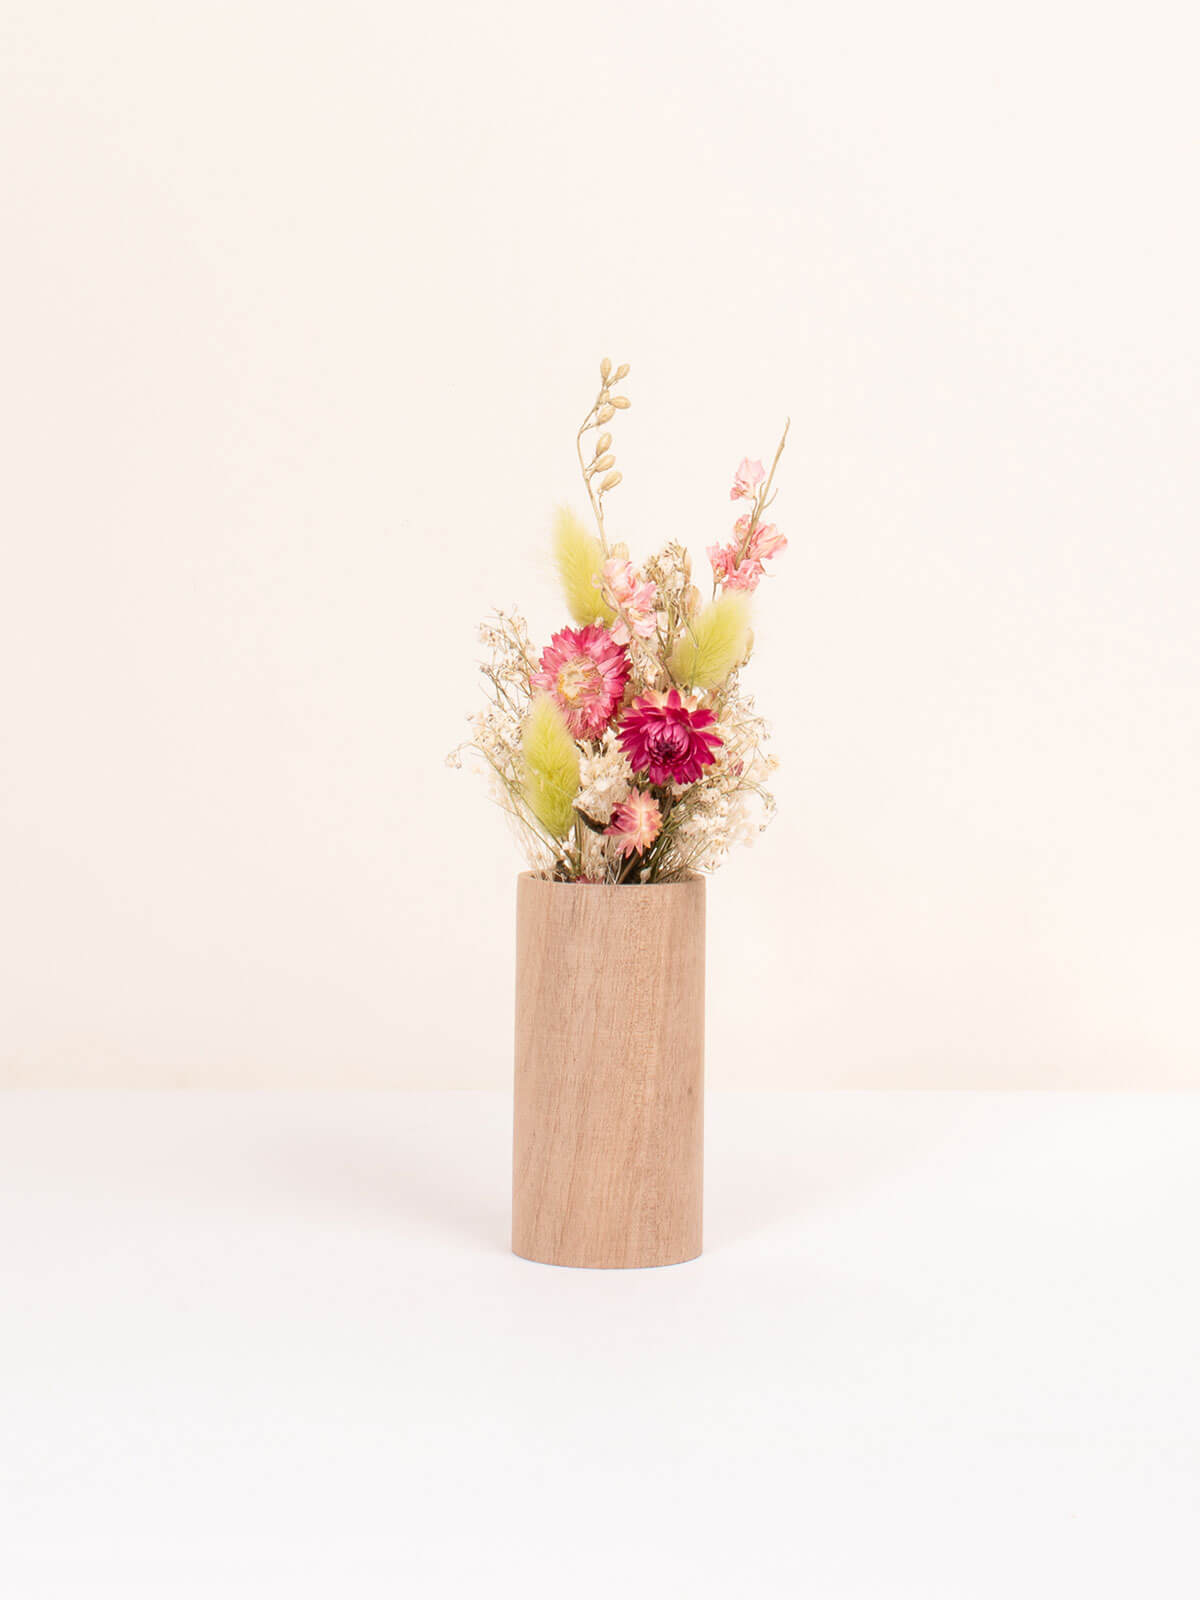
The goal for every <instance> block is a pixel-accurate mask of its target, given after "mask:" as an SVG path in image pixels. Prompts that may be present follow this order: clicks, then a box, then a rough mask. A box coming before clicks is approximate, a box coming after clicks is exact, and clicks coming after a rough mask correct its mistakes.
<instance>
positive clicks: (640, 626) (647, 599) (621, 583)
mask: <svg viewBox="0 0 1200 1600" xmlns="http://www.w3.org/2000/svg"><path fill="white" fill-rule="evenodd" d="M600 570H601V573H602V574H603V577H604V594H605V598H606V599H607V600H608V602H609V604H610V605H611V606H612V607H613V609H614V611H617V612H618V616H617V620H616V621H615V622H614V623H613V626H612V636H613V638H614V639H615V640H616V641H617V643H618V644H628V643H629V639H630V633H631V632H632V633H635V634H636V635H637V637H638V638H639V639H653V637H654V635H655V632H656V631H657V627H658V623H657V619H656V618H655V615H654V605H655V601H656V599H657V598H658V588H657V586H656V585H655V584H653V583H648V582H646V580H645V579H643V578H642V577H641V576H640V574H639V573H637V572H635V571H634V566H633V562H632V561H621V560H619V559H617V558H616V557H613V558H612V559H611V560H608V561H606V562H605V563H604V565H603V566H602V567H601V569H600Z"/></svg>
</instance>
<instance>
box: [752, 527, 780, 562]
mask: <svg viewBox="0 0 1200 1600" xmlns="http://www.w3.org/2000/svg"><path fill="white" fill-rule="evenodd" d="M786 549H787V538H786V536H785V535H784V534H782V533H780V531H779V529H778V528H777V527H776V526H775V524H774V523H773V522H767V523H761V524H760V525H759V526H758V527H757V528H755V530H754V537H753V538H752V539H751V541H750V549H749V550H748V551H747V554H748V555H751V556H753V557H754V559H755V560H756V561H768V560H770V558H771V557H772V556H778V555H782V554H783V552H784V551H785V550H786Z"/></svg>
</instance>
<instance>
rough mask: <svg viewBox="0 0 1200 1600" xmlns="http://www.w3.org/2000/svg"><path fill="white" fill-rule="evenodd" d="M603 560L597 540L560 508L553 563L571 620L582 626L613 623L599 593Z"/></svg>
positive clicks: (556, 523) (607, 607)
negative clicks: (556, 569) (560, 582)
mask: <svg viewBox="0 0 1200 1600" xmlns="http://www.w3.org/2000/svg"><path fill="white" fill-rule="evenodd" d="M603 560H604V551H603V549H602V548H601V545H600V541H599V539H597V538H596V536H595V535H594V534H591V533H589V532H588V531H587V529H586V528H585V527H584V526H583V524H582V523H581V522H580V520H579V518H578V517H577V516H576V515H575V513H574V512H573V511H569V510H568V509H567V507H566V506H560V507H559V509H558V511H556V512H555V515H554V561H555V565H556V566H557V567H558V575H559V577H560V578H561V579H562V586H563V593H564V594H565V595H566V599H567V610H568V611H569V612H570V614H571V620H572V621H573V622H577V623H579V625H580V626H581V627H585V626H586V625H587V624H588V623H589V622H606V623H607V622H613V621H615V620H616V612H614V611H613V610H612V609H611V607H609V606H607V605H605V603H604V600H603V597H602V596H601V594H600V565H601V562H602V561H603Z"/></svg>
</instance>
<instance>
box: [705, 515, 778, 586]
mask: <svg viewBox="0 0 1200 1600" xmlns="http://www.w3.org/2000/svg"><path fill="white" fill-rule="evenodd" d="M733 533H734V537H733V542H732V543H731V544H727V545H719V544H713V545H709V547H708V559H709V561H710V562H711V563H712V569H713V579H714V581H715V582H717V583H719V584H721V585H722V586H723V587H724V588H726V589H743V590H745V591H746V592H747V593H750V592H752V591H753V590H755V589H757V588H758V580H759V579H760V578H761V577H762V575H763V570H764V569H763V562H764V561H769V560H770V558H771V557H772V556H777V555H779V554H780V553H781V552H782V551H784V550H786V549H787V539H786V538H785V537H784V535H783V534H782V533H780V531H779V529H778V528H777V527H776V526H775V524H774V523H773V522H767V523H761V524H760V525H759V526H758V527H757V528H755V530H754V532H753V533H751V532H750V518H749V515H747V516H743V517H739V518H738V519H737V521H736V523H734V527H733Z"/></svg>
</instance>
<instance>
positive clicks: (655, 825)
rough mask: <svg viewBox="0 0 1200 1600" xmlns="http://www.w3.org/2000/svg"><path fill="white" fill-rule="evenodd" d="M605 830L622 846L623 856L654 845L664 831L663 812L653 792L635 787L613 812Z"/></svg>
mask: <svg viewBox="0 0 1200 1600" xmlns="http://www.w3.org/2000/svg"><path fill="white" fill-rule="evenodd" d="M604 832H605V833H606V834H607V835H609V836H610V837H611V838H613V839H615V840H616V841H617V843H618V844H619V845H620V846H621V854H622V855H623V856H631V855H633V854H634V853H635V851H642V850H645V849H647V848H648V847H649V846H650V845H652V844H653V843H654V841H655V839H657V838H658V836H659V834H660V833H661V832H662V812H661V811H660V810H659V809H658V801H657V800H656V799H655V798H654V796H653V795H652V794H643V793H642V792H641V790H639V789H635V790H634V791H633V792H632V794H631V795H630V796H629V798H628V800H625V801H624V802H623V803H622V804H621V805H619V806H618V807H617V808H616V810H615V811H614V812H613V819H612V822H611V824H610V825H609V826H608V827H607V828H605V830H604Z"/></svg>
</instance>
